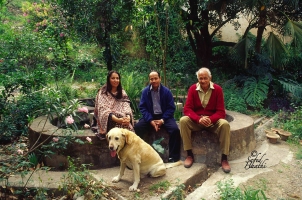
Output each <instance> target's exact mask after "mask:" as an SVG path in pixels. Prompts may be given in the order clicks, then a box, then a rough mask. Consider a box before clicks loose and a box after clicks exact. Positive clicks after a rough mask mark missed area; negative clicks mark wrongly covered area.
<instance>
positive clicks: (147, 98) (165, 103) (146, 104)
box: [139, 84, 175, 122]
mask: <svg viewBox="0 0 302 200" xmlns="http://www.w3.org/2000/svg"><path fill="white" fill-rule="evenodd" d="M150 87H151V85H150V84H149V85H148V86H147V87H145V88H144V89H143V92H142V96H141V100H140V103H139V109H140V111H141V113H142V116H143V118H144V120H145V121H146V122H150V121H152V120H153V116H152V115H153V113H154V112H153V102H152V96H151V91H150ZM160 106H161V110H162V112H163V114H162V115H163V116H162V119H163V120H164V121H165V120H167V119H170V118H174V112H175V104H174V98H173V95H172V93H171V91H170V90H169V89H168V88H167V87H165V86H163V85H162V84H160Z"/></svg>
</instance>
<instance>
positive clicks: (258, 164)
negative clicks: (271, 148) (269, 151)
mask: <svg viewBox="0 0 302 200" xmlns="http://www.w3.org/2000/svg"><path fill="white" fill-rule="evenodd" d="M265 155H266V154H263V155H261V153H258V152H257V151H256V150H254V151H252V152H251V156H249V157H248V160H247V161H245V162H246V165H245V167H244V168H245V169H250V168H266V163H265V161H267V160H268V159H264V158H263V157H264V156H265Z"/></svg>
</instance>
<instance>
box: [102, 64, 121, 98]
mask: <svg viewBox="0 0 302 200" xmlns="http://www.w3.org/2000/svg"><path fill="white" fill-rule="evenodd" d="M113 73H116V74H117V75H118V77H119V79H120V83H119V85H118V86H117V94H116V96H115V97H116V98H117V99H121V98H122V97H123V92H122V90H123V88H122V82H121V75H120V73H118V72H117V71H115V70H111V71H109V72H108V74H107V83H106V85H107V87H106V93H107V94H108V92H109V93H110V94H112V93H111V89H112V86H111V84H110V77H111V75H112V74H113ZM112 95H113V94H112ZM113 96H114V95H113Z"/></svg>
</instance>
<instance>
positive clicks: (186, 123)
mask: <svg viewBox="0 0 302 200" xmlns="http://www.w3.org/2000/svg"><path fill="white" fill-rule="evenodd" d="M179 126H180V135H181V138H182V142H183V147H184V150H185V151H186V150H191V149H192V137H191V134H192V131H199V130H202V129H204V130H207V131H209V132H211V133H215V134H217V135H218V138H219V143H220V149H221V153H222V154H225V155H229V149H230V137H231V131H230V124H229V122H228V121H227V120H225V119H220V120H218V121H217V122H216V123H215V124H214V125H212V126H209V127H205V126H203V125H201V124H196V123H195V122H193V121H192V120H191V119H190V118H189V117H188V116H183V117H181V118H180V120H179Z"/></svg>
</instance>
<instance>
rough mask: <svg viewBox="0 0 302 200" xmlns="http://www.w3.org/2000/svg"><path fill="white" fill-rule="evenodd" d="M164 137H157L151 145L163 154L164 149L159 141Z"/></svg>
mask: <svg viewBox="0 0 302 200" xmlns="http://www.w3.org/2000/svg"><path fill="white" fill-rule="evenodd" d="M163 140H164V138H163V137H162V138H159V139H158V140H155V141H154V142H153V143H152V147H153V148H154V149H155V150H156V151H157V152H159V153H161V154H164V151H165V149H164V148H163V147H162V146H161V144H160V142H161V141H163Z"/></svg>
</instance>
